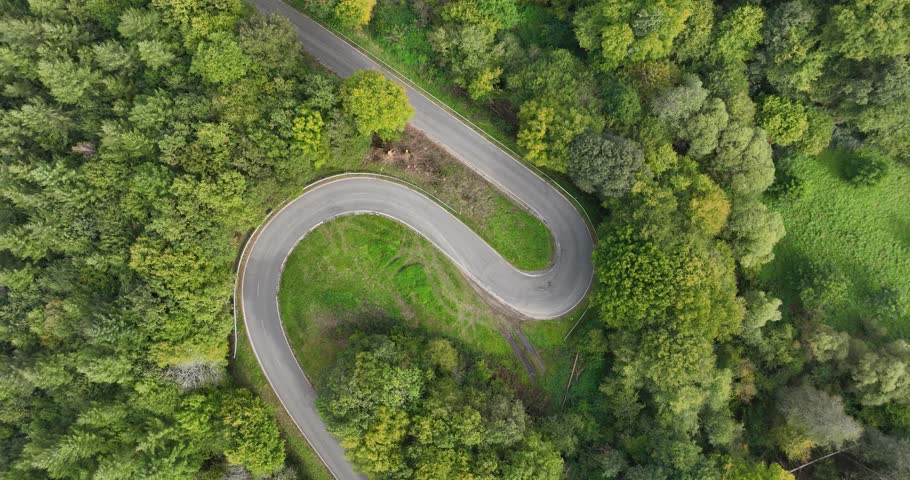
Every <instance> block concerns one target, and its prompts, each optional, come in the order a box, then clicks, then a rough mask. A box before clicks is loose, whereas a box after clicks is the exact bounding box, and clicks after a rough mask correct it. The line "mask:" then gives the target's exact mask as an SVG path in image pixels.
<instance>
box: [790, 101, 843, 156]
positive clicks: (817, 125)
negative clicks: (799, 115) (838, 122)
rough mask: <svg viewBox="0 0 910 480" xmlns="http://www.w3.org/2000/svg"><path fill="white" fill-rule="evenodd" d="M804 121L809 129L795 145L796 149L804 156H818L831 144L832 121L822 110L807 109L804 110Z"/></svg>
mask: <svg viewBox="0 0 910 480" xmlns="http://www.w3.org/2000/svg"><path fill="white" fill-rule="evenodd" d="M806 120H807V121H808V123H809V127H808V128H807V129H806V133H805V135H803V138H802V140H800V141H799V142H797V143H796V148H798V149H799V151H800V152H802V153H804V154H806V155H818V154H820V153H822V152H823V151H825V149H827V148H828V144H830V143H831V133H832V132H833V131H834V119H833V118H831V115H829V114H828V113H826V112H825V111H824V110H821V109H818V108H808V109H806Z"/></svg>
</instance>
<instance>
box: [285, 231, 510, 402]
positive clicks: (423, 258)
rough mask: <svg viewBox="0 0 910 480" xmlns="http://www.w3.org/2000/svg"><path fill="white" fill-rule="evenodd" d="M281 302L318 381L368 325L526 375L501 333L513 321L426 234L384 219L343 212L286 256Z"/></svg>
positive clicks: (291, 334) (294, 340)
mask: <svg viewBox="0 0 910 480" xmlns="http://www.w3.org/2000/svg"><path fill="white" fill-rule="evenodd" d="M279 304H280V308H281V316H282V320H283V321H284V325H285V330H286V331H287V333H288V338H289V340H290V343H291V346H292V348H293V349H294V353H295V354H296V355H297V358H298V359H299V360H300V363H301V365H302V366H303V369H304V370H305V371H306V372H307V374H308V375H309V376H310V377H311V380H313V381H314V383H315V384H316V385H318V384H319V381H320V376H321V373H322V372H324V371H326V370H327V369H328V367H330V366H331V365H332V364H333V363H334V360H335V356H336V355H337V354H338V352H339V351H340V350H341V349H343V348H344V346H345V341H346V339H347V337H348V336H349V335H350V334H351V333H353V332H354V331H358V330H361V329H363V328H364V325H365V324H371V323H373V324H376V323H379V324H382V323H387V322H396V323H400V324H404V325H408V326H412V327H414V328H420V329H422V330H425V331H427V332H429V333H431V334H435V335H440V336H443V337H447V338H451V339H454V340H456V341H457V342H459V343H461V344H463V345H465V346H466V347H467V348H470V349H473V350H474V351H475V352H476V353H479V354H481V355H483V356H485V357H487V358H489V359H491V360H492V361H494V362H496V363H499V364H504V365H507V366H509V368H511V369H514V370H515V371H521V372H523V370H521V368H522V367H521V365H520V363H519V362H518V360H517V359H516V358H515V357H514V356H513V354H512V351H511V350H510V348H509V346H508V344H507V343H506V342H505V340H504V339H503V338H502V336H501V335H500V333H499V331H500V329H501V328H506V327H507V326H508V322H509V321H508V319H507V318H505V317H504V316H502V315H500V314H499V313H497V312H496V311H494V310H493V309H492V308H491V307H490V306H488V305H487V304H486V303H484V302H483V300H482V299H481V297H480V296H479V295H478V293H477V292H476V291H475V290H474V288H473V287H471V286H470V284H469V283H468V281H467V280H466V279H465V278H464V277H463V276H462V275H461V274H460V273H459V272H458V271H457V270H456V268H455V267H454V266H453V265H452V264H451V262H449V261H448V259H447V258H446V257H445V256H443V255H442V254H441V253H439V252H438V251H437V250H436V249H435V248H434V247H433V246H432V244H430V243H429V242H428V241H427V240H426V239H424V238H423V237H421V236H420V235H419V234H417V233H415V232H413V231H411V230H410V229H408V228H406V227H404V226H402V225H400V224H398V223H396V222H394V221H392V220H388V219H386V218H383V217H378V216H371V215H358V216H351V217H342V218H340V219H337V220H333V221H331V222H328V223H326V224H325V225H323V226H320V227H319V228H317V229H316V230H314V231H313V232H311V233H310V235H308V236H307V237H306V238H304V239H303V241H301V242H300V244H299V245H298V246H297V248H296V249H295V250H294V252H293V253H291V255H290V257H288V261H287V264H286V266H285V269H284V273H283V275H282V279H281V293H280V295H279Z"/></svg>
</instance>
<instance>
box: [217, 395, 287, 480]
mask: <svg viewBox="0 0 910 480" xmlns="http://www.w3.org/2000/svg"><path fill="white" fill-rule="evenodd" d="M221 416H222V417H223V418H224V425H225V427H226V428H225V437H226V438H227V443H228V448H227V449H226V450H225V452H224V454H225V456H226V457H227V460H228V462H230V463H233V464H239V465H244V466H245V467H246V468H247V470H249V471H250V473H253V474H255V475H262V474H267V473H273V472H276V471H278V470H279V469H280V468H281V467H282V466H283V465H284V443H283V442H282V441H281V438H280V437H279V436H278V425H276V424H275V420H274V418H273V417H272V413H271V411H269V408H268V406H267V405H266V404H265V402H263V401H262V400H260V399H259V398H257V397H253V395H252V394H251V393H250V392H249V390H243V389H237V390H235V391H234V392H233V393H232V394H231V395H228V396H227V397H226V398H225V400H224V403H223V405H222V406H221Z"/></svg>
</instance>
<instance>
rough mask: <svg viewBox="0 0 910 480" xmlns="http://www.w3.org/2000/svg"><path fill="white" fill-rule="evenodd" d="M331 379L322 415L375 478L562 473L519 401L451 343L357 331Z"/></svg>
mask: <svg viewBox="0 0 910 480" xmlns="http://www.w3.org/2000/svg"><path fill="white" fill-rule="evenodd" d="M326 379H327V383H326V385H325V386H324V387H323V389H322V390H321V391H320V396H319V401H318V406H319V411H320V413H321V414H322V415H323V417H324V418H326V421H327V422H328V425H329V429H330V430H331V431H332V432H334V433H335V434H336V435H338V436H339V437H340V438H341V440H342V444H343V445H344V446H345V448H347V449H348V452H349V455H350V457H351V459H352V460H353V461H354V463H355V465H357V466H358V468H360V469H362V470H363V471H364V472H366V473H367V474H369V475H371V476H377V477H381V478H415V479H426V480H430V479H438V478H490V479H492V478H504V479H509V480H531V479H557V478H560V477H561V474H562V465H563V461H562V458H561V457H560V455H559V452H558V451H557V450H556V449H555V448H554V447H553V445H552V444H551V443H550V442H548V441H546V440H543V439H542V437H541V435H540V433H538V432H536V431H535V430H534V428H533V425H531V420H530V419H529V418H528V415H527V413H525V410H524V407H523V405H522V404H521V401H520V400H517V399H515V398H514V396H513V394H512V393H511V392H510V391H509V390H508V389H507V388H506V387H505V385H504V384H503V383H502V382H501V381H499V380H497V379H496V378H495V377H493V376H491V373H490V370H489V369H488V367H487V366H486V364H485V363H484V362H483V361H482V360H479V361H478V360H473V359H471V358H470V357H466V356H464V355H463V354H460V353H459V352H458V351H457V350H456V349H455V348H454V347H453V346H452V345H451V344H450V343H449V342H447V341H446V340H442V339H433V340H429V341H428V340H427V339H424V338H421V337H411V336H404V335H400V334H396V335H391V336H389V335H372V336H366V335H362V334H357V335H355V336H354V337H352V338H351V341H350V344H349V346H348V347H347V349H346V350H345V351H344V353H343V354H342V355H341V357H340V358H339V359H338V360H337V362H336V364H335V366H334V367H333V370H331V371H329V372H327V374H326Z"/></svg>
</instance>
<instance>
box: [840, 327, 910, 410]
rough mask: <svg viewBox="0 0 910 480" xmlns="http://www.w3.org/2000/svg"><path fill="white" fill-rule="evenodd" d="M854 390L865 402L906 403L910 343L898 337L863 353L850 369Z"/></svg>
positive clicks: (872, 403)
mask: <svg viewBox="0 0 910 480" xmlns="http://www.w3.org/2000/svg"><path fill="white" fill-rule="evenodd" d="M851 379H852V381H853V385H852V390H853V391H854V392H855V393H856V395H857V396H858V397H859V402H860V403H861V404H863V405H873V406H874V405H885V404H887V403H890V402H898V403H906V399H907V398H910V397H908V396H910V345H907V343H906V342H904V341H902V340H898V341H895V342H892V343H890V344H888V345H886V346H885V348H882V349H881V350H879V351H874V350H870V351H867V352H865V353H863V354H862V356H861V357H860V358H859V361H858V362H857V363H856V364H855V365H854V366H853V369H852V372H851Z"/></svg>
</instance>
